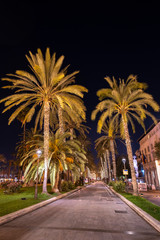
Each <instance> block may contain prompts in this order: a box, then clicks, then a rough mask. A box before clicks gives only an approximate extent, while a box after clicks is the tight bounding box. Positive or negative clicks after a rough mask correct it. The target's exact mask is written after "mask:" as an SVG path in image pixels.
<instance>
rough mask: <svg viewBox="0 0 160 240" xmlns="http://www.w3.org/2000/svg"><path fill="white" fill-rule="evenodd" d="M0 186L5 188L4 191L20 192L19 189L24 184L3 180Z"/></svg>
mask: <svg viewBox="0 0 160 240" xmlns="http://www.w3.org/2000/svg"><path fill="white" fill-rule="evenodd" d="M0 187H1V188H2V189H4V190H5V192H4V193H10V192H12V193H15V192H19V190H20V189H21V187H22V184H21V183H20V182H12V181H6V182H2V183H1V184H0Z"/></svg>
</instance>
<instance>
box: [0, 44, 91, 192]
mask: <svg viewBox="0 0 160 240" xmlns="http://www.w3.org/2000/svg"><path fill="white" fill-rule="evenodd" d="M26 57H27V60H28V62H29V65H30V68H31V71H32V73H29V72H26V71H20V70H17V71H16V73H15V74H8V77H6V78H2V80H4V81H9V82H10V83H11V85H8V86H5V88H9V89H11V90H15V93H14V94H13V95H10V96H8V97H6V98H4V99H2V100H1V101H0V103H1V102H5V106H6V108H5V109H4V111H3V112H5V111H7V110H9V109H11V108H12V107H15V106H16V107H17V109H16V110H15V111H14V112H13V114H12V115H11V116H10V118H9V122H8V123H9V124H10V123H11V122H12V121H13V120H14V119H15V118H16V117H17V116H18V114H19V113H20V112H21V111H23V110H24V109H26V107H30V110H29V111H28V112H27V114H26V116H25V118H24V122H30V121H31V119H32V117H33V115H34V113H35V110H36V108H39V109H38V113H37V115H36V119H35V129H36V128H37V125H38V122H40V127H42V125H43V127H44V163H45V173H44V181H43V193H47V172H48V151H49V117H50V110H51V109H53V108H55V107H57V106H61V108H62V109H63V108H64V107H65V105H68V106H69V107H70V108H75V107H76V100H77V101H78V99H79V98H83V92H87V91H88V90H87V89H86V88H85V87H83V86H80V85H75V84H72V83H73V82H74V79H75V75H76V74H77V73H78V71H75V72H73V73H71V74H68V75H67V68H68V67H66V68H64V69H61V68H62V63H63V60H64V56H61V57H60V58H59V59H58V60H57V61H56V54H55V53H54V54H53V55H52V56H51V55H50V50H49V48H47V49H46V53H45V57H43V54H42V52H41V50H40V49H38V50H37V54H35V55H33V54H32V53H31V52H29V56H26ZM78 107H79V106H78ZM81 110H82V109H79V110H78V111H81Z"/></svg>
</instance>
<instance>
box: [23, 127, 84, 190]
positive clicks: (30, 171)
mask: <svg viewBox="0 0 160 240" xmlns="http://www.w3.org/2000/svg"><path fill="white" fill-rule="evenodd" d="M69 137H70V133H69V132H68V133H67V132H66V133H64V134H61V132H60V130H59V129H58V130H57V131H56V133H55V134H54V133H53V132H51V133H50V140H49V158H48V159H49V161H48V165H49V177H50V181H51V186H52V188H53V189H54V191H55V192H57V191H58V177H56V175H57V173H58V176H59V170H61V171H62V170H67V169H68V167H69V168H71V169H72V170H73V171H75V172H76V171H77V172H79V173H80V169H81V167H82V166H81V165H82V164H85V161H86V156H85V152H84V151H83V150H82V149H81V146H80V143H79V142H78V141H76V140H66V141H64V139H68V138H69ZM27 145H28V146H29V148H28V151H27V152H26V153H25V154H24V156H23V159H22V161H21V165H25V172H24V176H25V182H26V183H27V182H30V181H31V180H34V181H35V180H36V179H37V175H38V179H39V180H41V179H42V176H43V173H44V170H45V167H44V161H43V155H44V151H43V136H42V135H34V137H33V138H32V140H31V141H29V142H27ZM37 149H40V150H41V156H40V157H38V156H37ZM37 161H38V164H37ZM78 169H79V171H78Z"/></svg>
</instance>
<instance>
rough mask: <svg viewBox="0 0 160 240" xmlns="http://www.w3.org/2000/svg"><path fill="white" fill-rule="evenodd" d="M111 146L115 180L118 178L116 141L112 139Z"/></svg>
mask: <svg viewBox="0 0 160 240" xmlns="http://www.w3.org/2000/svg"><path fill="white" fill-rule="evenodd" d="M110 147H111V154H112V163H113V176H114V180H115V181H116V180H117V173H116V157H115V150H114V141H113V139H110Z"/></svg>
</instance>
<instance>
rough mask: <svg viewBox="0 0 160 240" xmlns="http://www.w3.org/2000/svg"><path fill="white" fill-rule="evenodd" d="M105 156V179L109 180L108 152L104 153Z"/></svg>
mask: <svg viewBox="0 0 160 240" xmlns="http://www.w3.org/2000/svg"><path fill="white" fill-rule="evenodd" d="M103 155H104V171H105V178H106V179H107V178H108V167H107V156H106V152H104V153H103Z"/></svg>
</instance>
